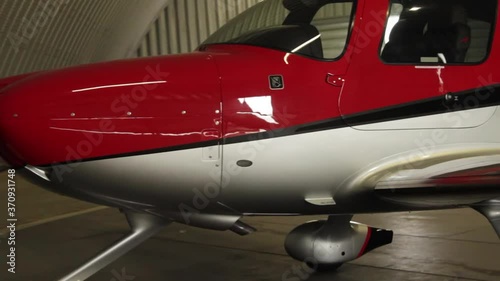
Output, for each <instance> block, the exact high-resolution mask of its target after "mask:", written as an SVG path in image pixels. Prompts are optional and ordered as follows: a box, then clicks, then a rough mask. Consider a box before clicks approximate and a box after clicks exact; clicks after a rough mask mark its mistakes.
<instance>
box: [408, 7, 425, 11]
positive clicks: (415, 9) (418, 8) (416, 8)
mask: <svg viewBox="0 0 500 281" xmlns="http://www.w3.org/2000/svg"><path fill="white" fill-rule="evenodd" d="M420 9H422V7H413V8H411V9H410V12H416V11H418V10H420Z"/></svg>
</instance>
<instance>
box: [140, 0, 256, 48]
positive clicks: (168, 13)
mask: <svg viewBox="0 0 500 281" xmlns="http://www.w3.org/2000/svg"><path fill="white" fill-rule="evenodd" d="M262 1H263V0H171V3H170V4H169V5H168V7H167V8H166V9H165V10H164V11H162V12H161V13H160V15H159V17H158V20H157V21H156V22H155V23H154V24H153V25H152V26H151V29H150V31H149V33H148V34H147V35H146V36H145V37H144V40H143V41H142V43H141V46H140V48H139V50H138V52H137V55H138V56H141V57H144V56H156V55H165V54H176V53H185V52H191V51H193V50H194V49H195V48H196V47H197V46H198V45H199V44H200V43H201V42H203V41H205V39H206V38H207V37H208V36H209V35H210V34H212V33H214V32H215V31H216V30H217V29H219V28H220V27H221V26H222V25H224V24H225V23H227V22H228V21H229V20H230V19H232V18H234V17H235V16H237V15H239V14H240V13H242V12H243V11H245V10H246V9H248V8H250V7H252V6H253V5H255V4H257V3H259V2H262Z"/></svg>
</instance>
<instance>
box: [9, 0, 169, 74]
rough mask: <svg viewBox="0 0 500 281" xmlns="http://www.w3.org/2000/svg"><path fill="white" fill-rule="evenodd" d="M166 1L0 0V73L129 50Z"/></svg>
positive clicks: (109, 56)
mask: <svg viewBox="0 0 500 281" xmlns="http://www.w3.org/2000/svg"><path fill="white" fill-rule="evenodd" d="M168 1H169V0H126V1H123V0H106V1H102V0H78V1H73V0H15V1H10V0H9V1H1V2H0V38H3V39H4V40H1V41H0V77H6V76H11V75H16V74H20V73H27V72H33V71H38V70H45V69H54V68H59V67H64V66H70V65H76V64H85V63H91V62H96V61H103V60H110V59H117V58H124V57H128V56H131V55H134V54H135V53H136V50H137V47H138V46H139V43H140V41H141V39H142V38H143V36H144V34H145V33H146V32H147V30H148V28H149V26H150V24H151V22H152V21H153V20H154V19H155V18H156V16H157V15H158V11H160V10H162V9H163V8H164V7H165V6H166V5H167V2H168ZM131 19H133V20H131Z"/></svg>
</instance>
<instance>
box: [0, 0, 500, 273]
mask: <svg viewBox="0 0 500 281" xmlns="http://www.w3.org/2000/svg"><path fill="white" fill-rule="evenodd" d="M497 18H498V1H497V0H479V1H478V0H474V1H473V0H358V1H347V0H266V1H263V2H261V3H259V4H257V5H256V6H254V7H253V8H251V9H249V10H247V11H246V12H244V13H243V14H241V15H240V16H238V17H237V18H235V19H234V20H232V21H231V22H229V23H228V24H227V25H226V26H224V27H223V28H221V29H220V30H219V31H218V32H216V33H215V34H213V35H212V36H211V37H210V38H209V39H208V40H207V41H206V42H205V43H204V44H203V45H202V46H200V47H199V48H198V50H197V51H195V52H193V53H190V54H182V55H172V56H163V57H153V58H140V59H133V60H124V61H114V62H107V63H100V64H94V65H85V66H79V67H73V68H68V69H63V70H57V71H45V72H39V73H33V74H26V75H22V76H17V77H12V78H6V79H3V80H0V88H1V90H0V140H1V143H0V155H1V156H2V158H3V159H4V160H5V162H6V163H8V165H7V166H9V167H10V168H11V169H12V168H14V169H18V172H20V173H22V174H24V175H25V176H26V177H28V178H30V179H31V180H32V181H33V182H35V183H37V184H38V185H40V186H43V187H44V188H47V189H50V190H52V191H54V192H57V193H61V194H65V195H68V196H71V197H74V198H79V199H82V200H87V201H90V202H94V203H98V204H102V205H107V206H111V207H115V208H119V209H120V210H122V211H123V212H124V213H125V215H126V217H127V219H128V221H129V223H130V226H131V229H132V231H131V233H130V234H129V235H127V236H126V237H125V238H123V240H120V241H118V242H117V243H116V244H114V245H113V246H111V247H110V248H108V249H106V250H105V251H103V252H102V253H101V254H99V255H97V256H96V257H95V258H93V259H92V260H90V261H88V262H87V263H86V264H84V265H83V266H81V267H80V268H79V269H77V270H76V271H74V272H73V273H70V274H69V275H68V276H66V277H63V278H62V279H61V280H83V279H85V278H87V277H89V276H91V275H92V274H93V273H95V272H96V271H98V270H100V269H101V268H103V267H104V266H106V265H107V264H109V263H110V262H112V261H113V260H115V259H116V258H118V257H120V256H122V255H123V254H125V253H126V252H127V251H128V250H130V249H132V248H133V247H135V246H137V245H138V244H140V243H141V242H143V241H144V240H145V239H147V238H149V237H150V236H152V235H154V234H155V233H157V232H158V231H159V230H160V229H162V227H163V226H165V225H167V224H168V223H170V222H180V223H185V224H189V225H192V226H197V227H202V228H208V229H215V230H232V231H234V232H236V233H238V234H249V233H251V232H252V231H254V229H253V228H252V227H251V226H249V225H247V224H245V223H243V222H242V221H241V220H240V219H241V218H242V217H244V216H267V215H273V216H274V215H277V216H296V215H319V214H324V215H329V219H328V220H325V221H315V222H309V223H305V224H303V225H301V226H299V227H298V228H296V229H295V230H293V231H292V232H291V233H290V234H289V235H288V237H287V239H286V243H285V247H286V250H287V252H288V253H289V254H290V255H291V256H292V257H293V258H295V259H298V260H301V261H307V262H308V263H309V264H310V265H311V266H313V267H315V268H336V267H338V266H340V265H341V264H342V263H345V262H348V261H351V260H354V259H356V258H358V257H360V256H362V255H363V254H365V253H366V252H368V251H370V250H372V249H374V248H376V247H378V246H382V245H385V244H388V243H390V242H391V240H392V232H391V231H389V230H381V229H376V228H372V227H369V226H365V225H361V224H357V223H354V222H351V221H350V220H351V218H352V216H353V214H359V213H383V212H399V211H414V210H438V209H448V208H462V207H472V208H474V209H476V210H477V211H479V212H480V213H482V214H483V215H485V216H486V217H487V218H488V219H489V220H490V222H491V223H492V225H493V226H494V227H495V229H496V231H497V233H499V234H500V200H498V198H500V129H499V128H500V127H499V126H500V125H499V124H500V112H498V106H499V105H500V69H499V67H498V64H499V63H500V48H499V47H498V46H500V41H499V40H500V31H499V30H500V27H499V26H498V24H497ZM497 90H499V92H497Z"/></svg>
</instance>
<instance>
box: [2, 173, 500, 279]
mask: <svg viewBox="0 0 500 281" xmlns="http://www.w3.org/2000/svg"><path fill="white" fill-rule="evenodd" d="M4 183H6V175H5V174H0V194H1V195H0V208H6V204H7V203H6V196H5V195H6V194H2V193H6V188H4V187H3V186H4V185H6V184H4ZM17 185H18V189H17V204H18V205H17V218H18V219H19V221H18V231H17V244H16V245H17V249H16V256H17V265H16V271H17V273H16V274H10V273H7V267H6V264H5V253H6V241H5V229H2V228H3V227H4V226H5V222H6V217H5V211H4V210H1V209H0V215H1V217H0V221H1V223H0V232H1V233H2V236H1V237H2V238H1V240H0V249H1V256H2V258H1V259H0V261H2V262H1V264H2V265H0V280H8V281H11V280H12V281H15V280H19V281H31V280H33V281H35V280H36V281H44V280H57V278H58V277H61V276H63V275H64V274H66V273H68V272H69V271H71V270H72V269H74V268H75V267H77V266H78V265H79V264H81V263H82V262H84V261H85V260H86V259H87V258H89V257H91V256H93V255H94V254H95V253H97V252H99V251H100V250H101V249H102V248H103V247H105V246H107V245H109V244H110V243H112V242H113V241H115V240H117V239H119V238H120V237H121V236H122V235H123V234H124V233H126V232H127V229H128V228H127V224H126V222H125V220H124V218H123V217H122V215H121V214H120V213H119V212H118V211H116V210H113V209H101V208H98V209H96V207H97V206H95V205H91V204H87V203H83V202H79V201H75V200H72V199H69V198H65V197H61V196H58V195H54V194H51V193H48V192H46V191H44V190H42V189H39V188H36V187H33V186H31V185H30V184H28V183H26V182H25V181H23V180H22V179H20V178H18V183H17ZM310 219H311V218H310V217H292V218H277V217H268V218H261V217H255V218H246V219H245V222H247V223H249V224H251V225H252V226H254V227H256V228H257V229H258V232H257V233H255V234H252V235H250V236H247V237H240V236H238V235H236V234H233V233H231V232H215V231H209V230H203V229H196V228H191V227H187V226H184V225H180V224H173V225H171V226H169V227H167V228H166V229H165V230H164V231H163V232H162V233H160V234H159V235H157V236H156V237H154V238H153V239H150V240H148V241H147V242H145V243H144V244H143V245H141V246H140V247H138V248H136V249H135V250H133V251H132V252H130V253H129V254H127V255H126V256H124V257H122V258H121V259H119V260H118V261H116V262H114V263H113V264H112V265H110V266H109V267H107V268H106V269H104V270H102V271H100V272H99V273H98V274H97V275H95V276H94V277H92V278H90V279H89V280H92V281H122V280H125V281H129V280H146V281H156V280H158V281H160V280H161V281H166V280H176V281H177V280H207V281H211V280H217V281H220V280H232V281H236V280H252V281H257V280H281V281H304V280H310V281H321V280H335V281H357V280H384V281H390V280H397V281H400V280H423V281H427V280H457V281H458V280H491V281H498V280H500V241H499V239H498V238H497V236H496V234H495V233H494V231H493V230H492V228H491V227H490V225H489V224H488V222H487V221H486V219H484V218H483V217H482V216H480V215H478V214H477V213H475V212H474V211H472V210H451V211H440V212H424V213H422V212H418V213H397V214H381V215H360V216H356V217H355V220H356V221H359V222H362V223H367V224H370V225H373V226H377V227H383V228H391V229H393V230H394V232H395V237H394V242H393V244H391V245H388V246H385V247H383V248H379V249H377V250H375V251H373V252H372V253H370V254H368V255H366V256H364V257H362V258H361V259H359V260H357V261H355V262H352V263H349V264H346V265H344V266H343V267H341V268H340V269H339V271H338V272H337V273H329V274H313V275H310V274H308V273H307V272H306V271H305V270H303V269H301V266H302V264H301V263H300V262H296V261H293V260H292V259H291V258H289V257H288V256H287V255H286V253H285V252H284V249H283V242H284V239H285V236H286V234H287V233H288V232H289V231H290V230H291V229H293V228H294V227H295V226H297V225H299V224H301V223H303V222H305V221H307V220H310ZM123 273H125V275H123Z"/></svg>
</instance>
